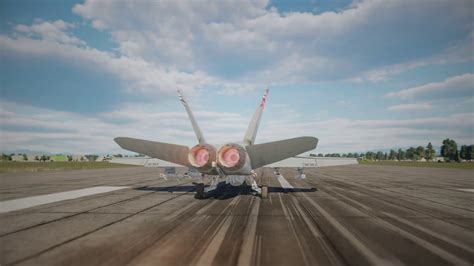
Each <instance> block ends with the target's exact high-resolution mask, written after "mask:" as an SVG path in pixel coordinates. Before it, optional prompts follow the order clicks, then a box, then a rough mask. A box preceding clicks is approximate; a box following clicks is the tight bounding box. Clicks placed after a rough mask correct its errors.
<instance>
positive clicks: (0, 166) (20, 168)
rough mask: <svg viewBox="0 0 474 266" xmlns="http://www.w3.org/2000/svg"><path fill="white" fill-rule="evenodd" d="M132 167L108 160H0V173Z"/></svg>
mask: <svg viewBox="0 0 474 266" xmlns="http://www.w3.org/2000/svg"><path fill="white" fill-rule="evenodd" d="M120 167H134V165H125V164H116V163H109V162H0V173H7V172H40V171H56V170H79V169H100V168H120Z"/></svg>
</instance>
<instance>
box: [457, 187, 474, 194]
mask: <svg viewBox="0 0 474 266" xmlns="http://www.w3.org/2000/svg"><path fill="white" fill-rule="evenodd" d="M458 190H461V191H466V192H472V193H474V188H458Z"/></svg>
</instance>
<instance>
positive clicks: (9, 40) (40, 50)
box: [0, 35, 218, 95]
mask: <svg viewBox="0 0 474 266" xmlns="http://www.w3.org/2000/svg"><path fill="white" fill-rule="evenodd" d="M0 51H3V52H8V53H11V52H14V53H19V54H23V55H30V56H42V57H55V58H60V59H63V60H67V61H68V62H69V63H70V64H76V65H78V66H87V67H88V68H95V69H96V70H99V71H103V72H106V73H109V74H111V75H114V76H116V77H117V78H118V79H120V80H122V81H124V82H125V84H126V86H125V87H126V89H127V90H128V91H129V92H137V91H138V92H141V93H145V94H152V95H153V94H157V93H158V92H168V93H171V92H173V93H174V92H175V91H176V90H177V89H180V90H183V91H188V92H190V93H191V92H193V91H195V90H196V89H199V88H201V87H203V86H206V85H212V84H216V83H218V81H217V80H216V79H214V78H212V77H210V76H208V75H207V74H205V73H204V72H201V71H195V72H192V73H187V72H182V71H178V70H176V69H174V68H172V67H165V66H162V65H156V64H154V63H152V62H148V61H146V60H143V59H141V58H136V57H128V56H120V55H114V54H112V53H108V52H104V51H100V50H97V49H94V48H90V47H80V46H76V45H72V44H71V43H67V44H65V43H60V42H58V41H57V40H55V39H49V38H47V39H32V38H29V37H22V36H20V37H17V38H13V37H8V36H5V35H0Z"/></svg>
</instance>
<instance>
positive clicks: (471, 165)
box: [359, 161, 474, 169]
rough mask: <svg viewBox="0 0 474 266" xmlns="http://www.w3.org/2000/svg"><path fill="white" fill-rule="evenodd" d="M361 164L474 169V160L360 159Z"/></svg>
mask: <svg viewBox="0 0 474 266" xmlns="http://www.w3.org/2000/svg"><path fill="white" fill-rule="evenodd" d="M359 163H360V164H366V165H391V166H405V167H430V168H455V169H474V162H471V163H467V162H463V163H456V162H452V163H444V162H443V163H438V162H413V161H401V162H399V161H360V162H359Z"/></svg>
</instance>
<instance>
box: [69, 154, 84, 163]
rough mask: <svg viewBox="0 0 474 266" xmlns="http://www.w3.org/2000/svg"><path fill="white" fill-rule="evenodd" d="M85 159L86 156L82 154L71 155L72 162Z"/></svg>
mask: <svg viewBox="0 0 474 266" xmlns="http://www.w3.org/2000/svg"><path fill="white" fill-rule="evenodd" d="M85 160H86V157H84V155H72V161H73V162H82V161H85Z"/></svg>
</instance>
